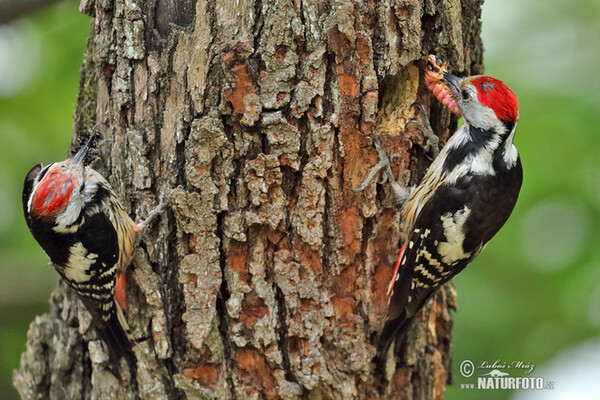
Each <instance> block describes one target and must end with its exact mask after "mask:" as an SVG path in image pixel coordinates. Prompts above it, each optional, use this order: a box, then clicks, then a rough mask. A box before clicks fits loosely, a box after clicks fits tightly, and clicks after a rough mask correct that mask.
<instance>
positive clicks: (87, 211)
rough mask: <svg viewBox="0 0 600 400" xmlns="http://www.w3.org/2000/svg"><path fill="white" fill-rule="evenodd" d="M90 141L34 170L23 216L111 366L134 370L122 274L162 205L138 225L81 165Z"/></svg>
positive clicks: (98, 178) (105, 183)
mask: <svg viewBox="0 0 600 400" xmlns="http://www.w3.org/2000/svg"><path fill="white" fill-rule="evenodd" d="M94 140H95V134H92V135H91V136H90V138H89V139H88V140H87V141H86V143H85V145H83V146H82V147H81V148H80V149H79V151H78V152H77V154H76V155H75V156H74V157H72V158H68V159H67V160H65V161H61V162H56V163H52V164H50V165H47V166H45V167H44V166H42V164H37V165H36V166H34V167H33V168H32V169H31V170H30V171H29V173H28V174H27V176H26V177H25V183H24V188H23V211H24V213H25V220H26V221H27V225H28V227H29V230H30V231H31V233H32V235H33V237H34V238H35V240H37V242H38V243H39V244H40V246H41V247H42V248H43V249H44V251H45V252H46V254H47V255H48V257H50V260H51V261H52V264H53V265H54V267H55V269H56V271H57V272H58V273H59V275H60V276H61V278H62V279H63V280H64V282H65V283H66V284H67V285H69V286H70V287H71V288H72V289H73V290H74V291H75V292H76V293H77V294H78V295H79V298H80V299H81V300H82V302H83V304H84V305H85V307H86V308H87V310H88V311H89V312H90V314H91V315H92V324H93V326H94V327H95V328H96V329H98V332H99V334H100V337H101V338H102V339H103V340H104V341H105V342H106V344H107V346H108V349H109V353H110V356H111V359H112V361H113V362H118V360H119V359H120V358H121V357H125V358H126V360H127V362H128V363H129V365H130V366H133V365H134V363H133V353H132V351H131V347H130V342H129V338H128V330H129V328H128V325H127V322H126V320H125V317H124V314H123V310H124V309H125V269H126V268H127V266H128V265H129V264H130V263H131V260H132V258H133V250H134V247H135V243H136V233H137V232H140V231H141V230H142V229H143V227H144V226H145V224H146V223H147V222H148V221H149V220H150V219H151V218H153V217H154V216H155V215H158V214H159V213H160V212H161V211H162V205H161V206H159V207H158V208H157V209H156V210H154V211H153V212H152V213H150V215H149V216H148V219H146V222H144V223H142V224H136V223H135V222H134V221H133V220H132V219H131V218H130V217H129V215H128V214H127V212H125V209H124V208H123V206H122V205H121V203H120V202H119V200H118V199H117V196H116V194H115V192H114V190H113V189H112V187H111V186H110V184H109V183H108V181H107V180H106V179H104V177H103V176H102V175H100V174H99V173H98V172H97V171H95V170H93V169H92V168H91V167H89V166H86V165H85V159H86V157H87V155H88V151H89V150H90V148H91V147H93V146H92V144H93V141H94ZM115 291H116V293H115ZM115 300H117V301H115Z"/></svg>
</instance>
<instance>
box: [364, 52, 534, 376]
mask: <svg viewBox="0 0 600 400" xmlns="http://www.w3.org/2000/svg"><path fill="white" fill-rule="evenodd" d="M425 80H426V82H427V86H428V87H429V89H430V90H431V91H432V92H433V93H434V94H435V95H436V97H437V98H438V99H439V100H440V101H441V102H442V103H443V104H444V105H445V106H446V107H448V108H449V109H450V110H451V111H453V112H454V113H456V114H458V115H462V117H463V118H464V124H463V125H462V126H461V127H460V128H459V129H458V130H457V131H456V132H455V133H454V134H453V135H452V136H451V137H450V139H449V140H448V142H447V143H446V145H445V146H444V148H443V149H442V150H441V151H440V153H439V155H438V156H437V157H436V158H435V159H434V161H433V163H432V164H431V166H430V167H429V169H428V170H427V172H426V174H425V177H424V178H423V180H422V181H421V183H420V184H419V185H418V186H417V187H416V188H415V189H414V190H412V191H410V194H409V195H408V199H407V200H406V202H405V203H404V206H403V209H402V212H403V215H404V224H405V232H407V241H406V243H405V245H404V246H403V247H402V249H401V251H400V255H399V257H398V261H397V263H396V270H395V271H394V275H393V278H392V281H391V282H390V285H389V287H388V294H390V293H391V297H390V302H389V310H388V316H387V320H386V323H385V326H384V328H383V331H382V332H381V335H380V336H379V348H378V362H379V363H381V362H385V360H386V358H387V353H388V349H389V347H390V345H391V344H392V343H393V342H397V340H399V339H401V338H402V337H403V336H404V333H405V332H406V330H407V329H408V328H409V327H410V325H411V322H412V321H413V319H414V318H415V315H416V313H417V312H418V311H419V310H420V309H421V308H422V307H423V306H424V305H425V304H426V302H427V301H428V300H429V299H430V298H431V296H432V295H433V294H434V293H435V292H436V290H437V289H438V288H439V287H440V286H442V285H443V284H444V283H446V282H448V281H449V280H450V279H452V277H454V276H455V275H456V274H458V273H459V272H461V271H462V270H463V269H464V268H465V267H466V266H467V265H468V264H469V263H470V262H471V261H473V259H474V258H475V257H476V256H477V255H478V254H479V252H480V251H481V250H482V249H483V247H484V246H485V245H486V243H487V242H488V241H489V240H490V239H491V238H492V237H493V236H494V235H495V234H496V233H497V232H498V230H499V229H500V228H501V227H502V226H503V225H504V223H505V222H506V221H507V219H508V217H509V216H510V214H511V212H512V210H513V208H514V206H515V203H516V201H517V197H518V195H519V191H520V189H521V183H522V180H523V171H522V168H521V160H520V158H519V153H518V152H517V149H516V147H515V146H514V144H513V138H514V135H515V127H516V125H517V120H518V117H519V111H518V106H517V98H516V96H515V95H514V93H513V92H512V90H510V89H509V88H508V86H506V85H505V84H504V83H502V82H501V81H499V80H498V79H495V78H492V77H489V76H484V75H476V76H469V77H464V78H459V77H458V76H455V75H452V74H450V73H448V72H447V70H446V66H445V64H442V63H441V62H440V61H439V60H438V59H437V58H436V57H435V56H430V57H429V60H428V64H427V72H426V74H425ZM421 110H422V112H424V109H423V108H422V107H421ZM410 124H413V125H416V126H418V127H419V128H420V129H421V130H424V131H427V129H426V126H427V125H428V124H424V123H421V122H414V121H413V122H411V123H410ZM424 133H425V134H426V136H427V137H431V136H435V135H434V134H433V132H424ZM379 149H380V147H379ZM379 153H380V158H381V159H382V160H383V162H380V164H378V166H379V167H380V168H381V167H382V166H385V164H386V163H387V164H389V161H387V157H386V156H385V154H384V153H382V152H381V151H379ZM372 176H373V174H370V175H369V178H368V179H367V180H369V179H370V178H371V177H372ZM386 178H387V179H389V180H390V181H391V182H392V185H393V186H394V189H395V190H396V192H397V193H398V195H399V196H401V197H406V195H407V194H408V192H407V190H406V189H404V188H401V187H400V186H399V185H398V184H397V183H395V180H394V177H393V176H392V175H391V170H390V169H389V168H386ZM366 184H368V182H365V184H363V185H362V187H364V186H366ZM380 366H382V365H381V364H380Z"/></svg>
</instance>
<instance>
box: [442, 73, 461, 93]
mask: <svg viewBox="0 0 600 400" xmlns="http://www.w3.org/2000/svg"><path fill="white" fill-rule="evenodd" d="M460 80H461V78H459V77H458V76H456V75H452V74H451V73H448V72H445V71H444V72H443V75H442V82H444V83H445V84H446V86H448V88H450V90H452V93H454V95H455V96H458V95H459V94H460V86H459V83H460Z"/></svg>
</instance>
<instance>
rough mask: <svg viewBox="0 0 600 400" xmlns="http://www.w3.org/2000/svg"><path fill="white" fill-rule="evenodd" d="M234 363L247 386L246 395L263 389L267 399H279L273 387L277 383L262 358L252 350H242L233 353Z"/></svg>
mask: <svg viewBox="0 0 600 400" xmlns="http://www.w3.org/2000/svg"><path fill="white" fill-rule="evenodd" d="M235 362H236V366H237V368H238V370H239V375H240V377H241V378H242V379H243V381H244V383H245V384H246V385H247V386H246V387H245V388H244V389H245V390H246V392H247V393H254V392H256V391H257V389H263V393H264V395H265V397H266V398H267V399H277V398H279V396H278V394H277V390H276V389H275V386H276V384H277V382H276V381H275V378H273V375H272V373H271V369H270V368H269V367H268V365H267V362H266V361H265V359H264V357H263V356H262V355H261V354H260V353H259V352H258V350H256V349H253V348H242V349H239V350H238V351H237V352H236V353H235Z"/></svg>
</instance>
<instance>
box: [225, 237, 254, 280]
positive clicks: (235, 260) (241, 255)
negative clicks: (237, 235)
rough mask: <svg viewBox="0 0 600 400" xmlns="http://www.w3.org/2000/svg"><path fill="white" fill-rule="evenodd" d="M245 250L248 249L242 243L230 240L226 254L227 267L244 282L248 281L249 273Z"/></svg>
mask: <svg viewBox="0 0 600 400" xmlns="http://www.w3.org/2000/svg"><path fill="white" fill-rule="evenodd" d="M247 251H248V249H247V248H246V245H245V244H244V243H240V242H235V241H231V242H230V244H229V252H228V255H227V263H228V264H229V267H230V268H231V269H232V270H233V271H235V272H237V274H238V278H239V279H240V280H241V281H242V282H245V283H248V282H249V281H250V275H249V274H248V268H247V267H246V255H247Z"/></svg>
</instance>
